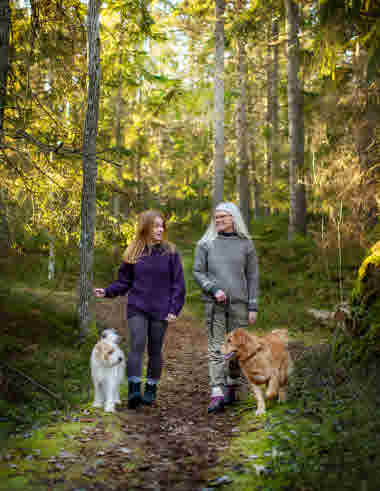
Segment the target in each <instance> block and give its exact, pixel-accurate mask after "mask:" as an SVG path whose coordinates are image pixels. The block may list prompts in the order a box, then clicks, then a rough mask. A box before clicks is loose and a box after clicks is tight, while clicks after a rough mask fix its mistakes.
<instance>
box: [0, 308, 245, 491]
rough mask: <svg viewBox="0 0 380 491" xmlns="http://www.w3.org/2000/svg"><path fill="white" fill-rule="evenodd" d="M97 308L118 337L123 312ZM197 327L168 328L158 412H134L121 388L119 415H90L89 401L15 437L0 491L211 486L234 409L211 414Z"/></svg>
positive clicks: (189, 320)
mask: <svg viewBox="0 0 380 491" xmlns="http://www.w3.org/2000/svg"><path fill="white" fill-rule="evenodd" d="M97 310H98V312H97V316H98V318H101V319H103V322H104V321H106V325H107V326H108V327H115V328H116V329H118V330H119V332H120V315H119V309H115V305H114V304H113V303H112V302H107V301H105V302H98V303H97ZM199 324H200V323H199V321H195V320H194V318H193V317H191V316H190V315H188V314H183V315H182V316H181V317H180V318H179V320H178V321H177V322H176V323H175V324H174V325H171V326H170V327H169V329H168V332H167V336H166V341H165V347H164V351H165V368H164V373H163V378H162V381H161V383H160V386H159V392H158V400H157V403H156V404H155V405H154V406H153V407H145V406H143V407H139V408H138V409H137V410H129V409H128V408H127V403H126V392H125V388H124V391H123V392H124V394H123V392H122V394H123V395H122V399H123V401H122V404H121V405H120V406H119V407H118V410H117V412H116V413H115V414H106V413H104V412H103V411H101V410H99V409H96V410H95V409H93V408H92V407H91V404H90V403H91V400H89V404H88V405H87V406H86V407H82V406H81V407H78V408H74V410H72V411H70V413H69V414H68V415H66V416H62V417H60V416H58V417H57V418H56V421H55V422H52V423H51V424H49V425H47V426H46V427H43V428H40V429H39V430H38V431H37V434H34V435H32V434H30V435H28V434H26V435H24V437H25V439H19V438H15V439H13V448H12V445H11V446H10V447H9V449H8V452H7V453H6V454H5V455H3V456H2V459H0V460H3V462H4V464H7V465H9V466H10V468H11V472H10V474H8V476H7V478H6V479H5V480H4V478H5V475H4V466H3V465H2V466H1V467H3V470H2V471H1V470H0V489H7V490H11V489H23V490H33V491H34V490H49V491H50V490H54V491H56V490H72V491H74V490H76V491H79V490H81V491H85V490H107V491H108V490H120V491H121V490H124V489H131V490H134V489H135V490H143V489H147V490H148V489H156V490H173V491H174V490H181V491H186V490H192V491H195V490H201V489H205V488H207V479H208V471H209V469H210V468H212V467H213V466H215V465H216V463H217V459H218V453H220V452H221V451H222V450H224V449H226V448H227V447H228V445H229V441H230V439H231V436H232V435H233V433H234V432H233V430H234V424H236V423H237V417H236V414H235V413H234V410H233V409H232V408H231V409H229V410H228V411H226V412H225V413H224V414H222V415H218V416H212V417H210V416H208V414H207V405H208V402H209V400H208V399H209V389H208V370H207V335H206V331H205V329H204V328H203V326H202V325H199ZM122 334H123V335H124V336H125V335H126V333H125V332H124V333H122ZM60 414H61V413H60ZM235 431H236V430H235ZM10 441H12V439H11V440H10ZM4 486H5V487H4Z"/></svg>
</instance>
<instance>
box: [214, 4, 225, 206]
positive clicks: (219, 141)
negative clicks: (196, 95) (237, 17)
mask: <svg viewBox="0 0 380 491" xmlns="http://www.w3.org/2000/svg"><path fill="white" fill-rule="evenodd" d="M224 7H225V0H215V15H216V24H215V77H214V189H213V206H214V207H215V206H216V205H217V204H218V203H220V202H221V201H223V196H224V166H225V157H224Z"/></svg>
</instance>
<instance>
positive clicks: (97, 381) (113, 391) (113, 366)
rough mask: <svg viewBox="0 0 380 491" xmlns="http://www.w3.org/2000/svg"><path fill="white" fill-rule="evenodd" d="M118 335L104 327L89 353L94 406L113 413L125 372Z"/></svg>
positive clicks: (118, 401) (123, 357) (117, 402)
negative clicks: (100, 336)
mask: <svg viewBox="0 0 380 491" xmlns="http://www.w3.org/2000/svg"><path fill="white" fill-rule="evenodd" d="M119 343H120V336H119V335H118V334H117V333H116V331H114V330H113V329H105V330H104V331H103V333H102V339H101V340H100V341H98V342H97V343H96V345H95V346H94V348H93V350H92V353H91V376H92V381H93V384H94V389H95V396H94V402H93V404H92V405H93V406H94V407H103V406H104V411H105V412H111V413H113V412H114V411H115V404H119V403H120V384H121V383H122V381H123V379H124V374H125V356H124V353H123V351H122V350H121V349H120V346H119Z"/></svg>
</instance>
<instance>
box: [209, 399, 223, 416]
mask: <svg viewBox="0 0 380 491" xmlns="http://www.w3.org/2000/svg"><path fill="white" fill-rule="evenodd" d="M222 411H224V397H223V396H214V397H211V402H210V405H209V407H208V410H207V412H208V413H209V414H210V413H221V412H222Z"/></svg>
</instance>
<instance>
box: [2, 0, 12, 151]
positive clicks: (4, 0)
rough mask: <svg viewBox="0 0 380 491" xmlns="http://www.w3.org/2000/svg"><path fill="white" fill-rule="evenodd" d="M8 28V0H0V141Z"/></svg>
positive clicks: (7, 52) (6, 68)
mask: <svg viewBox="0 0 380 491" xmlns="http://www.w3.org/2000/svg"><path fill="white" fill-rule="evenodd" d="M10 28H11V12H10V7H9V0H0V142H1V141H2V136H3V128H4V111H5V106H6V94H7V78H8V69H9V32H10Z"/></svg>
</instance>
